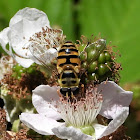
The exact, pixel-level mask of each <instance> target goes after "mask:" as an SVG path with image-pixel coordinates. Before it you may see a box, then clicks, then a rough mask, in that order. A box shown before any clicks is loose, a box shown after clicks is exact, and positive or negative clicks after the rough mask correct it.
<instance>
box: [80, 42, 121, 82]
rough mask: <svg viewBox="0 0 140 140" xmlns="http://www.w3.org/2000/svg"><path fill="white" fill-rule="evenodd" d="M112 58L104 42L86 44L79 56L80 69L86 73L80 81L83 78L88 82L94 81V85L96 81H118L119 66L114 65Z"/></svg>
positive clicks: (110, 51)
mask: <svg viewBox="0 0 140 140" xmlns="http://www.w3.org/2000/svg"><path fill="white" fill-rule="evenodd" d="M85 46H86V44H85ZM112 56H113V57H114V54H113V52H112V50H110V46H106V40H104V39H98V40H96V41H95V42H93V41H89V42H87V46H86V48H85V49H83V51H82V52H81V54H80V60H81V62H82V66H81V67H82V68H84V72H86V75H85V74H82V81H84V79H85V76H86V77H87V79H88V82H90V81H91V80H92V81H94V80H95V83H96V80H97V82H98V83H100V82H102V81H104V80H106V79H108V80H114V81H115V82H116V81H118V80H119V72H118V71H119V70H120V69H121V66H119V65H116V63H115V61H114V59H112V58H113V57H112Z"/></svg>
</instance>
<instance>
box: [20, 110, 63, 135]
mask: <svg viewBox="0 0 140 140" xmlns="http://www.w3.org/2000/svg"><path fill="white" fill-rule="evenodd" d="M19 117H20V120H21V121H22V122H23V123H24V124H25V125H26V126H28V127H29V128H31V129H33V130H34V131H36V132H38V133H39V134H42V135H54V133H53V132H52V129H53V128H54V127H58V126H61V125H62V124H63V123H59V122H57V121H56V120H53V119H50V118H47V117H45V116H44V115H43V114H29V113H21V115H20V116H19Z"/></svg>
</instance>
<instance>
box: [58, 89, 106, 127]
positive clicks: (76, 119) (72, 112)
mask: <svg viewBox="0 0 140 140" xmlns="http://www.w3.org/2000/svg"><path fill="white" fill-rule="evenodd" d="M102 101H103V100H102V95H101V94H99V93H98V92H97V90H94V91H92V92H88V93H86V96H85V98H81V99H80V100H79V101H77V100H76V99H75V101H74V102H71V101H70V100H65V99H60V101H59V102H58V106H57V108H58V111H59V113H60V114H61V117H62V119H63V120H64V121H65V123H66V125H67V126H70V125H72V126H74V127H78V128H81V127H84V126H91V125H92V124H93V123H94V121H95V119H96V116H97V115H98V113H99V111H100V109H101V106H102Z"/></svg>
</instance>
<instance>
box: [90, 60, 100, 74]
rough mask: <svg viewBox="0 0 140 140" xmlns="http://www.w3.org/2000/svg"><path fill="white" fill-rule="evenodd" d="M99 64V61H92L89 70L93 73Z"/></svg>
mask: <svg viewBox="0 0 140 140" xmlns="http://www.w3.org/2000/svg"><path fill="white" fill-rule="evenodd" d="M97 64H98V63H97V61H94V62H93V63H91V64H90V65H89V67H88V72H89V73H93V72H94V71H95V70H96V68H97Z"/></svg>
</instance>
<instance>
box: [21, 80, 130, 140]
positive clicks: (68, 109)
mask: <svg viewBox="0 0 140 140" xmlns="http://www.w3.org/2000/svg"><path fill="white" fill-rule="evenodd" d="M99 91H100V93H101V94H102V96H103V100H102V98H101V95H100V94H98V92H99ZM94 93H95V94H94ZM94 95H96V96H94ZM92 97H94V98H92V99H91V98H88V97H87V99H84V101H83V102H84V103H83V104H84V106H85V108H86V109H83V104H82V103H81V102H82V100H81V102H77V104H76V105H75V107H76V109H74V108H73V107H74V106H73V105H72V104H70V103H68V102H67V103H64V102H65V101H64V102H63V101H59V96H58V94H57V87H50V86H48V85H40V86H38V87H37V88H36V89H35V90H33V96H32V101H33V105H34V106H35V108H36V110H37V112H38V113H39V114H30V113H22V114H21V115H20V120H21V121H22V122H23V123H24V124H25V125H27V126H28V127H29V128H32V129H34V130H35V131H36V132H38V133H40V134H43V135H56V136H58V137H59V138H62V139H69V140H79V139H80V140H93V139H94V138H96V139H99V138H101V137H103V136H106V135H109V134H110V133H112V132H114V131H115V130H116V129H117V128H118V127H119V126H121V125H122V124H123V123H124V121H125V119H126V118H127V116H128V114H129V107H128V106H129V104H130V102H131V99H132V92H130V91H125V90H123V89H122V88H121V87H119V86H118V85H117V84H115V83H114V82H111V81H108V82H107V83H105V82H103V83H101V84H100V85H99V86H98V91H93V96H92ZM88 101H89V102H88ZM78 103H79V105H78ZM98 114H101V115H103V116H104V117H106V118H109V119H112V121H111V122H110V123H109V124H108V126H103V125H100V124H98V123H97V121H96V119H95V118H96V116H97V115H98ZM84 117H85V118H84ZM61 118H63V120H64V121H65V122H58V121H57V120H59V119H61ZM88 124H89V126H88ZM80 125H81V127H80ZM83 125H85V126H83Z"/></svg>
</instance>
